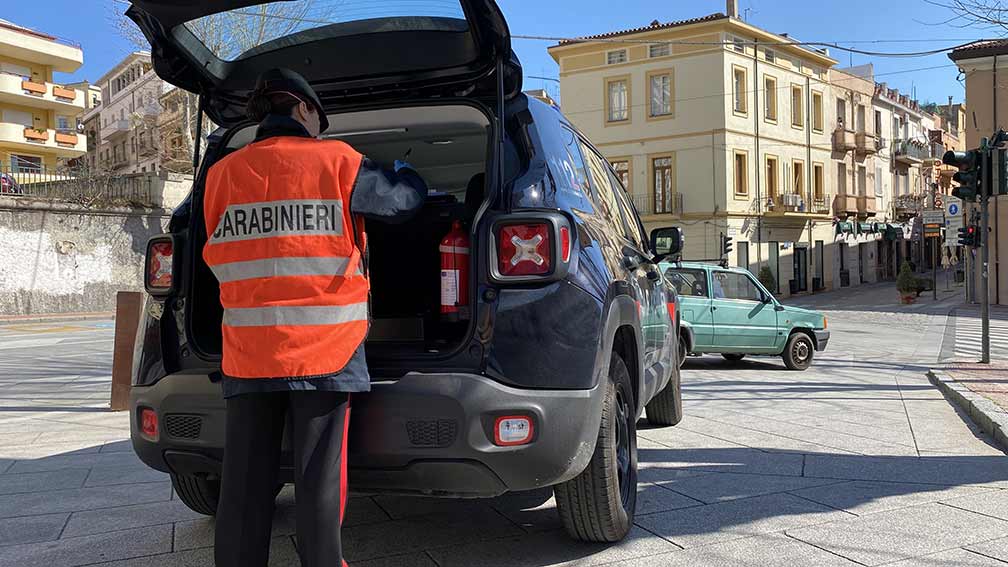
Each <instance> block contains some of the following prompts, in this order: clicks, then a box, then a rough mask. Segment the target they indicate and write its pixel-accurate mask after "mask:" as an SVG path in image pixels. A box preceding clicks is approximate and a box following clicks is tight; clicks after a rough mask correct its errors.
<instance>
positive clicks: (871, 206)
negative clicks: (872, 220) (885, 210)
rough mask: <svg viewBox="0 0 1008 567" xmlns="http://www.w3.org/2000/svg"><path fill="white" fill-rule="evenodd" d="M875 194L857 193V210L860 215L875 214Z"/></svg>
mask: <svg viewBox="0 0 1008 567" xmlns="http://www.w3.org/2000/svg"><path fill="white" fill-rule="evenodd" d="M875 201H876V199H875V195H859V196H858V198H857V212H858V214H859V215H861V216H875V213H876V212H877V209H876V203H875Z"/></svg>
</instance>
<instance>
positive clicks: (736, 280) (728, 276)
mask: <svg viewBox="0 0 1008 567" xmlns="http://www.w3.org/2000/svg"><path fill="white" fill-rule="evenodd" d="M712 274H713V276H714V277H713V288H714V290H713V291H714V299H741V300H743V301H761V300H762V299H763V294H762V293H761V292H760V290H759V288H758V287H756V284H755V283H753V281H752V279H750V278H749V276H747V275H745V274H739V273H736V272H722V271H715V272H713V273H712Z"/></svg>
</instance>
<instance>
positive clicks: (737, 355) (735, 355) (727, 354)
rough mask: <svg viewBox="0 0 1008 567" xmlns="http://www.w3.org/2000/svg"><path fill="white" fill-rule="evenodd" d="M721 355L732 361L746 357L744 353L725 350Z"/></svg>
mask: <svg viewBox="0 0 1008 567" xmlns="http://www.w3.org/2000/svg"><path fill="white" fill-rule="evenodd" d="M771 352H772V351H771ZM721 356H723V357H724V359H725V360H730V361H732V362H738V361H740V360H742V359H743V358H745V355H744V354H740V353H737V352H723V353H721Z"/></svg>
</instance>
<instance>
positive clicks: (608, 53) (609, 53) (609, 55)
mask: <svg viewBox="0 0 1008 567" xmlns="http://www.w3.org/2000/svg"><path fill="white" fill-rule="evenodd" d="M618 53H621V54H622V61H613V60H612V56H613V55H616V54H618ZM628 61H630V58H629V53H627V49H626V48H625V47H624V48H622V49H613V50H610V51H606V65H622V64H624V63H627V62H628Z"/></svg>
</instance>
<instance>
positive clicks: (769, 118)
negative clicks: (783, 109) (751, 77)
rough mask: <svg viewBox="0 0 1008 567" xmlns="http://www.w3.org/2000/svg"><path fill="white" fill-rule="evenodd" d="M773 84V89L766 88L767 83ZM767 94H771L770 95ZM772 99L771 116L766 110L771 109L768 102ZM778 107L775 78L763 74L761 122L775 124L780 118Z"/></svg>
mask: <svg viewBox="0 0 1008 567" xmlns="http://www.w3.org/2000/svg"><path fill="white" fill-rule="evenodd" d="M768 81H771V82H773V88H772V89H771V88H770V87H768V86H767V82H768ZM769 93H773V95H770V94H769ZM771 96H772V98H773V107H772V108H773V116H770V114H769V113H768V112H767V109H768V108H771V106H770V104H769V102H770V99H771ZM779 110H780V105H779V104H778V101H777V77H775V76H773V75H770V74H768V73H764V74H763V120H764V121H765V122H769V123H771V124H777V120H778V117H779V116H780V112H779Z"/></svg>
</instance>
